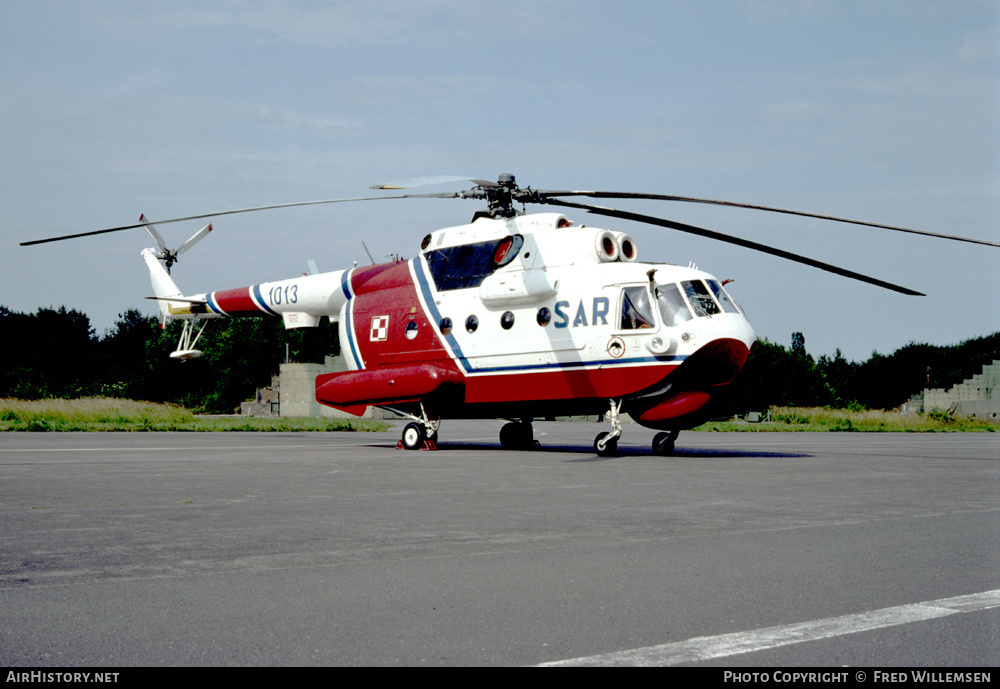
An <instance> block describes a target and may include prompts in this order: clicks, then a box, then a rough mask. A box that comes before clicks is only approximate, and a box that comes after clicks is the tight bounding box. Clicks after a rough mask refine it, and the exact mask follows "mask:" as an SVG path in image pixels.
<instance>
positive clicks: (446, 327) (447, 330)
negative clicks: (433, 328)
mask: <svg viewBox="0 0 1000 689" xmlns="http://www.w3.org/2000/svg"><path fill="white" fill-rule="evenodd" d="M451 328H452V322H451V319H450V318H448V317H445V318H442V319H441V334H442V335H451Z"/></svg>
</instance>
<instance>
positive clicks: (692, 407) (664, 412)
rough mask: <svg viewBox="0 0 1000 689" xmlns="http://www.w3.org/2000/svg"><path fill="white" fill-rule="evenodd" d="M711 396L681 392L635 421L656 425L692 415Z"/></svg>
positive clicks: (703, 393)
mask: <svg viewBox="0 0 1000 689" xmlns="http://www.w3.org/2000/svg"><path fill="white" fill-rule="evenodd" d="M710 399H712V396H711V395H709V394H708V393H707V392H682V393H681V394H679V395H676V396H675V397H671V398H670V399H668V400H667V401H666V402H661V403H660V404H658V405H656V406H655V407H653V408H651V409H647V410H646V411H644V412H643V413H642V414H640V415H639V418H638V419H636V421H638V422H639V423H641V424H657V423H660V422H662V421H669V420H671V419H679V418H680V417H682V416H687V415H688V414H694V413H695V412H696V411H698V410H700V409H701V408H702V407H704V406H705V405H706V404H708V401H709V400H710Z"/></svg>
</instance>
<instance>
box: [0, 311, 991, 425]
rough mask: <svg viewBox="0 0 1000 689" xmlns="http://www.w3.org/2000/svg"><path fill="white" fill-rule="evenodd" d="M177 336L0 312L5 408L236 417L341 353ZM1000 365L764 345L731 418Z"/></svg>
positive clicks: (855, 397) (891, 401) (858, 397)
mask: <svg viewBox="0 0 1000 689" xmlns="http://www.w3.org/2000/svg"><path fill="white" fill-rule="evenodd" d="M179 336H180V324H179V323H176V322H174V323H170V324H168V325H167V327H166V328H164V329H161V328H160V324H159V322H158V320H157V319H156V318H154V317H150V316H144V315H142V314H141V313H140V312H139V311H138V310H135V309H130V310H128V311H126V312H125V313H122V314H121V315H120V316H119V318H118V320H117V321H116V322H115V324H114V326H113V327H112V328H110V329H109V330H108V331H107V332H105V333H104V334H103V335H100V336H98V335H97V334H96V333H95V331H94V328H93V327H92V325H91V323H90V319H89V318H88V317H87V316H86V315H85V314H82V313H80V312H79V311H75V310H67V309H66V307H61V308H59V309H53V308H40V309H38V311H37V312H35V313H29V314H25V313H17V312H14V311H11V310H10V309H8V308H6V307H3V306H0V354H2V357H3V362H4V363H3V367H2V369H0V397H11V398H19V399H39V398H45V397H93V396H108V397H123V398H129V399H136V400H147V401H152V402H173V403H176V404H180V405H182V406H184V407H187V408H189V409H193V410H196V411H201V412H205V413H216V414H218V413H232V412H233V411H234V410H235V409H238V408H239V405H240V403H241V402H243V401H245V400H248V399H252V398H253V397H254V394H255V391H256V389H257V388H259V387H265V386H267V385H270V382H271V376H272V375H273V374H275V373H277V371H278V364H279V363H280V362H282V361H285V359H286V355H287V357H288V359H289V360H290V361H294V362H298V363H322V361H323V360H324V358H325V357H326V356H328V355H334V354H337V353H338V352H339V349H340V347H339V341H338V334H337V328H336V325H335V324H330V323H329V322H328V321H327V320H326V319H324V320H323V322H322V323H321V325H320V327H319V328H303V329H300V330H285V328H284V326H283V324H282V322H281V320H280V319H277V318H247V319H242V318H240V319H219V320H217V321H213V322H211V323H209V325H208V328H207V329H206V331H205V334H204V335H203V337H202V339H201V341H200V342H199V344H198V347H199V349H202V350H203V351H204V352H205V354H204V356H202V357H201V358H198V359H192V360H188V361H177V360H174V359H171V358H170V352H172V351H173V350H174V349H175V348H176V345H177V340H178V338H179ZM996 359H1000V332H998V333H994V334H992V335H988V336H985V337H980V338H976V339H972V340H967V341H965V342H962V343H960V344H957V345H952V346H935V345H929V344H916V343H910V344H908V345H906V346H905V347H902V348H901V349H898V350H897V351H896V352H894V353H892V354H889V355H882V354H879V353H878V352H874V353H873V354H872V356H871V358H870V359H868V360H867V361H864V362H854V361H847V360H846V359H845V358H844V356H843V355H842V354H841V352H840V350H837V351H836V353H835V354H834V355H833V356H832V357H830V356H827V355H823V356H820V357H819V358H818V359H815V358H814V357H813V356H812V355H810V354H809V353H808V352H807V351H806V346H805V336H804V335H803V334H802V333H793V334H792V338H791V343H790V346H789V347H785V346H784V345H781V344H778V343H775V342H771V341H769V340H767V339H763V340H760V341H758V342H757V344H756V345H755V346H754V348H753V351H752V352H751V354H750V358H749V360H748V361H747V365H746V366H745V367H744V369H743V371H742V372H741V373H740V375H739V376H738V377H737V379H736V380H735V381H734V384H733V385H732V386H730V389H729V391H728V395H727V396H726V398H725V400H724V406H725V407H726V409H725V411H726V412H727V413H729V412H739V411H748V410H764V409H767V408H769V407H771V406H801V407H835V408H852V407H853V408H867V409H893V408H895V407H898V406H900V405H902V404H904V403H905V402H906V401H907V400H908V399H909V398H910V397H912V396H913V395H915V394H918V393H919V392H921V391H922V390H923V389H924V388H925V387H931V388H938V387H944V388H947V387H951V386H952V385H954V384H955V383H957V382H960V381H962V380H965V379H966V378H969V377H971V376H972V375H975V374H976V373H979V372H980V371H981V370H982V367H983V365H985V364H988V363H990V362H992V361H994V360H996Z"/></svg>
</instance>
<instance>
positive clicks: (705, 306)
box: [681, 280, 722, 316]
mask: <svg viewBox="0 0 1000 689" xmlns="http://www.w3.org/2000/svg"><path fill="white" fill-rule="evenodd" d="M681 286H682V287H683V288H684V294H686V295H687V298H688V301H689V302H691V308H692V309H694V313H695V315H696V316H714V315H715V314H717V313H722V311H721V310H720V309H719V305H718V304H716V303H715V300H714V299H712V295H711V294H709V293H708V287H705V283H704V282H702V281H701V280H685V281H684V282H682V283H681Z"/></svg>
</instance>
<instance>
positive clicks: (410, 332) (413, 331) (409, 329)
mask: <svg viewBox="0 0 1000 689" xmlns="http://www.w3.org/2000/svg"><path fill="white" fill-rule="evenodd" d="M403 334H404V335H406V339H407V340H412V339H413V338H414V337H416V336H417V322H416V321H410V322H409V323H407V324H406V329H405V330H404V331H403Z"/></svg>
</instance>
